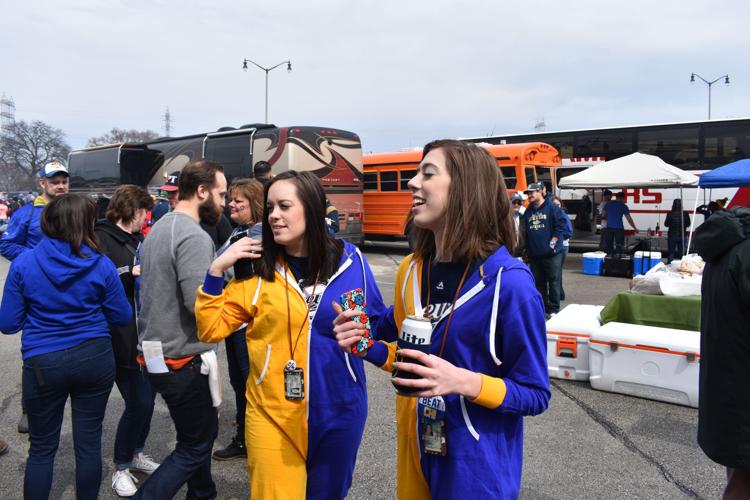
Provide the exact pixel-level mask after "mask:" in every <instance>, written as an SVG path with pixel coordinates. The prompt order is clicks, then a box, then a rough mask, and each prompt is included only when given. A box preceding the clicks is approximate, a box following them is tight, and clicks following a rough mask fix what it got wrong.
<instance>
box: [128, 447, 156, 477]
mask: <svg viewBox="0 0 750 500" xmlns="http://www.w3.org/2000/svg"><path fill="white" fill-rule="evenodd" d="M158 467H159V464H157V463H156V462H154V460H153V459H152V458H151V457H150V456H149V455H144V454H143V452H139V453H136V454H135V455H133V461H132V462H130V468H131V469H134V470H137V471H138V472H143V473H144V474H153V473H154V471H155V470H156V469H157V468H158Z"/></svg>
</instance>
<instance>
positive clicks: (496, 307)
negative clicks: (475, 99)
mask: <svg viewBox="0 0 750 500" xmlns="http://www.w3.org/2000/svg"><path fill="white" fill-rule="evenodd" d="M409 189H410V190H411V192H412V197H413V203H412V209H411V214H412V216H413V221H414V225H415V226H416V227H417V243H416V248H415V252H414V254H413V255H410V256H408V257H406V258H405V259H404V261H403V262H402V263H401V265H400V266H399V269H398V271H397V274H396V285H395V294H394V296H395V297H394V305H393V309H389V311H388V313H387V314H386V315H385V316H384V318H383V319H382V320H381V322H378V323H377V324H376V327H375V333H376V337H378V338H380V339H381V340H384V341H392V340H395V337H396V333H397V332H399V331H401V328H402V325H404V324H408V323H407V322H406V319H407V318H409V317H411V318H409V321H410V322H412V323H415V322H419V321H418V320H415V319H414V318H413V317H414V316H417V317H426V318H428V319H430V321H431V324H432V335H431V344H430V350H429V353H425V352H422V351H420V350H413V349H401V350H400V351H399V353H400V355H401V356H402V358H403V360H396V356H395V354H396V348H395V346H394V345H393V344H392V343H391V344H386V343H384V342H377V343H376V344H375V345H374V346H372V347H371V348H370V349H369V351H368V352H367V354H366V357H365V359H366V360H367V361H370V362H372V363H374V364H376V365H378V366H380V367H381V368H383V369H384V370H386V371H389V372H390V371H391V370H393V369H395V370H396V376H395V377H394V378H393V379H392V381H393V383H394V384H396V385H397V386H398V387H399V388H400V395H398V396H396V422H397V426H398V445H397V446H398V448H397V449H398V478H397V488H398V498H399V499H402V500H406V499H409V500H413V499H428V498H432V499H453V498H477V499H479V498H496V499H500V498H502V499H512V498H517V497H518V495H519V491H520V487H521V465H522V460H523V417H524V416H527V415H536V414H539V413H542V412H543V411H544V410H546V408H547V404H548V401H549V398H550V390H549V377H548V373H547V359H546V356H547V348H546V346H547V341H546V336H545V324H544V306H543V303H542V299H541V297H540V295H539V292H537V290H536V289H535V288H534V280H533V277H532V275H531V272H530V271H529V268H528V267H526V266H525V265H524V264H523V263H521V262H519V261H518V259H516V258H514V257H513V256H512V252H513V250H514V247H515V245H516V240H515V230H514V228H513V221H512V219H511V215H510V203H509V200H508V194H507V191H506V189H505V182H504V181H503V178H502V175H501V173H500V169H499V168H498V167H497V163H496V161H495V159H494V158H492V156H490V155H489V154H487V152H486V151H485V150H484V149H482V148H481V147H479V146H476V145H474V144H469V143H464V142H460V141H453V140H442V141H434V142H432V143H430V144H428V145H427V146H425V148H424V158H423V159H422V162H421V163H420V164H419V168H418V169H417V174H416V176H414V178H412V179H411V180H410V181H409ZM352 315H353V313H352V312H342V313H340V314H339V316H338V317H337V318H336V320H335V325H336V326H335V327H334V332H335V333H336V337H337V339H338V341H339V346H340V347H342V348H344V349H345V350H348V349H349V347H350V346H351V344H352V343H353V342H357V341H359V339H360V338H361V337H360V333H361V330H360V329H358V325H357V324H356V323H354V322H353V321H349V318H350V317H351V316H352ZM419 323H421V322H419ZM422 324H423V325H424V323H422ZM427 327H429V324H427ZM412 360H413V361H416V362H417V363H412V362H409V361H412ZM394 361H395V362H394ZM414 376H416V378H414ZM407 391H410V393H408V394H406V395H402V394H404V392H407Z"/></svg>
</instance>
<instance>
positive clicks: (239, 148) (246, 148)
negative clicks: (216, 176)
mask: <svg viewBox="0 0 750 500" xmlns="http://www.w3.org/2000/svg"><path fill="white" fill-rule="evenodd" d="M250 138H251V136H250V135H249V134H242V135H230V136H225V137H221V136H219V137H211V136H209V137H208V139H207V140H206V152H205V157H206V159H209V160H211V161H215V162H217V163H220V164H221V165H222V166H223V167H224V175H225V176H226V177H227V180H228V181H231V180H232V179H234V178H235V177H250Z"/></svg>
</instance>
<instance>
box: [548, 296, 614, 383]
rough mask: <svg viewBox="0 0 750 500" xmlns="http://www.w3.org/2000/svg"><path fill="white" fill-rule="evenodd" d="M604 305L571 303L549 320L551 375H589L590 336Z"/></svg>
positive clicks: (574, 377)
mask: <svg viewBox="0 0 750 500" xmlns="http://www.w3.org/2000/svg"><path fill="white" fill-rule="evenodd" d="M602 309H604V306H588V305H581V304H570V305H568V306H567V307H566V308H565V309H563V310H562V311H560V312H559V313H557V314H555V315H554V316H552V317H551V318H550V319H549V321H547V369H548V370H549V376H550V377H554V378H563V379H568V380H588V379H589V337H590V336H591V334H592V333H593V332H594V331H595V330H597V329H598V328H599V327H600V326H601V323H600V322H599V313H600V312H601V311H602Z"/></svg>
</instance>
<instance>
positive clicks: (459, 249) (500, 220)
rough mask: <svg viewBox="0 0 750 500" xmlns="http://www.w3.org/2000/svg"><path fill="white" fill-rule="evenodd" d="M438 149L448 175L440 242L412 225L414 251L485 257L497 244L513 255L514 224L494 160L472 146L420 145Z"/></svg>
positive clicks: (459, 257) (452, 143)
mask: <svg viewBox="0 0 750 500" xmlns="http://www.w3.org/2000/svg"><path fill="white" fill-rule="evenodd" d="M435 149H441V150H442V151H443V153H444V154H445V160H446V168H447V170H448V174H449V175H450V177H451V183H450V186H449V187H448V207H447V208H446V213H445V227H446V229H447V230H446V231H444V232H443V241H435V236H434V234H433V233H432V231H429V230H427V229H422V228H419V227H416V235H417V238H416V245H415V250H414V254H415V255H416V256H417V257H420V258H423V259H424V258H426V257H427V256H429V255H434V254H435V250H436V246H437V245H440V247H441V253H442V254H444V255H451V256H452V259H453V261H455V262H469V261H472V260H475V259H482V260H483V259H486V258H487V257H488V256H489V255H490V254H491V253H492V252H494V251H495V250H497V249H498V248H499V247H500V246H501V245H502V246H505V247H506V248H507V249H508V252H510V253H511V254H512V253H513V251H514V250H515V247H516V236H515V225H514V223H513V219H512V215H511V214H512V211H511V207H510V201H509V198H508V191H507V189H506V187H505V180H504V179H503V174H502V172H501V171H500V168H499V167H498V166H497V161H496V160H495V158H493V157H492V155H490V154H489V153H488V152H487V151H486V150H485V149H484V148H482V147H480V146H477V145H476V144H473V143H469V142H463V141H457V140H452V139H441V140H437V141H432V142H430V143H429V144H427V145H426V146H425V147H424V151H423V158H424V156H427V153H429V152H430V151H433V150H435Z"/></svg>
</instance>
